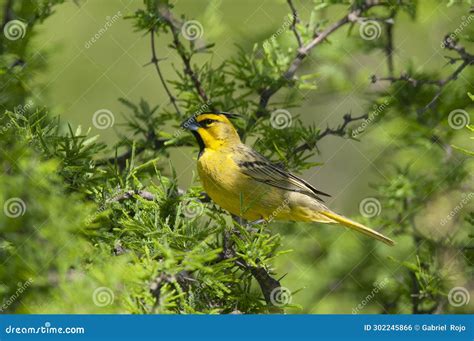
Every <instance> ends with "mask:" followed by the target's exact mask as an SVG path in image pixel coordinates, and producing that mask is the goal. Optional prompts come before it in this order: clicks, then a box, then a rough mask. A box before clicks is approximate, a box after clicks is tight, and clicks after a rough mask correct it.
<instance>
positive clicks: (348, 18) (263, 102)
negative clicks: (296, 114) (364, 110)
mask: <svg viewBox="0 0 474 341" xmlns="http://www.w3.org/2000/svg"><path fill="white" fill-rule="evenodd" d="M288 3H289V5H290V7H291V8H292V10H293V8H294V6H292V4H291V1H288ZM378 5H383V4H381V3H379V2H378V1H367V2H366V3H365V4H364V5H362V6H361V7H358V8H356V9H354V10H352V11H351V12H349V13H348V14H347V15H345V16H344V17H342V18H341V19H339V20H338V21H336V22H335V23H334V24H332V25H330V26H329V27H327V28H326V29H325V30H324V31H322V32H321V33H319V34H318V35H316V36H315V37H314V39H313V40H311V41H310V42H309V43H307V44H306V45H304V44H302V46H301V47H300V48H299V49H298V52H297V54H296V56H295V58H294V59H293V61H292V62H291V63H290V65H289V67H288V69H287V71H286V72H285V73H284V74H283V76H282V77H283V78H284V79H286V80H291V79H292V78H293V76H294V75H295V73H296V70H297V69H298V67H299V66H300V65H301V63H302V62H303V60H304V59H305V58H306V57H307V56H308V54H309V52H310V51H311V50H312V49H314V48H315V47H316V46H318V45H319V44H321V43H322V42H323V41H325V40H326V38H327V37H328V36H330V35H331V34H332V33H334V32H335V31H337V30H338V29H339V28H341V27H342V26H344V25H345V24H347V23H349V22H353V21H357V19H358V17H359V15H360V14H361V13H362V12H363V11H366V10H368V9H369V8H371V7H374V6H378ZM293 13H294V12H293ZM294 20H295V19H294ZM282 86H283V85H282V84H281V83H277V84H272V85H270V86H269V87H267V88H266V89H264V90H262V92H261V93H260V100H259V107H258V109H257V112H256V118H260V117H262V116H264V115H265V114H266V110H265V109H266V107H267V105H268V102H269V101H270V98H271V97H272V96H273V95H274V94H276V93H277V92H278V91H279V90H280V89H281V88H282ZM253 123H255V119H252V118H251V122H250V124H253Z"/></svg>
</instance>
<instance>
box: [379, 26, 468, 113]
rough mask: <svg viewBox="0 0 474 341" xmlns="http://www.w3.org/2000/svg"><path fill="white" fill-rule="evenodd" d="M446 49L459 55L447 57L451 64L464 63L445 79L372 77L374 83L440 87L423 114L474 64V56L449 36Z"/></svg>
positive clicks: (405, 76)
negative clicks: (402, 83)
mask: <svg viewBox="0 0 474 341" xmlns="http://www.w3.org/2000/svg"><path fill="white" fill-rule="evenodd" d="M443 46H444V48H446V49H447V50H451V51H455V52H456V53H457V54H458V55H459V58H452V57H447V58H448V60H449V62H448V63H449V64H454V63H456V62H458V61H462V63H461V64H460V65H459V66H458V67H457V68H456V70H454V71H453V72H452V73H451V74H450V75H449V76H448V77H446V78H444V79H438V80H430V79H428V80H417V79H414V78H413V77H411V76H409V75H408V74H402V75H401V76H400V77H392V76H390V77H377V76H375V75H373V76H372V83H376V82H378V81H388V82H390V83H392V84H393V83H396V82H400V81H403V82H407V83H410V84H411V86H413V87H416V86H418V85H425V84H429V85H435V86H437V87H438V90H437V91H436V93H435V95H434V97H433V98H432V99H431V100H430V101H429V102H428V103H427V104H426V105H425V106H424V107H422V108H420V109H418V110H417V112H418V114H423V113H425V112H426V111H427V110H429V109H431V108H432V107H433V105H434V104H435V103H436V102H437V101H438V99H439V97H440V96H441V94H442V93H443V91H444V89H445V87H446V86H447V85H448V84H449V83H450V82H451V81H453V80H456V79H457V78H458V76H459V74H460V73H461V72H462V71H463V70H464V69H465V68H466V67H468V66H471V65H473V64H474V55H472V54H470V53H469V52H467V51H466V49H465V48H464V47H463V46H461V45H459V44H458V43H457V42H455V41H454V40H452V39H451V38H450V37H449V35H447V36H446V37H445V39H444V42H443Z"/></svg>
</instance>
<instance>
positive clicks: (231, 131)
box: [181, 113, 240, 152]
mask: <svg viewBox="0 0 474 341" xmlns="http://www.w3.org/2000/svg"><path fill="white" fill-rule="evenodd" d="M233 117H238V116H237V115H234V114H229V113H202V114H199V115H197V116H192V117H190V118H188V119H187V120H186V121H184V122H183V123H182V124H181V126H182V127H183V128H184V129H188V130H190V131H191V132H192V133H193V135H194V136H195V137H196V140H197V141H198V143H199V147H200V148H201V152H202V151H203V150H204V148H209V149H217V148H222V147H227V146H232V145H235V144H239V143H240V137H239V134H238V133H237V130H236V129H235V128H234V125H233V124H232V123H231V122H230V120H229V118H233Z"/></svg>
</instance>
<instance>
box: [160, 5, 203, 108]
mask: <svg viewBox="0 0 474 341" xmlns="http://www.w3.org/2000/svg"><path fill="white" fill-rule="evenodd" d="M157 11H158V14H159V15H160V17H161V18H162V19H163V20H164V22H165V23H166V24H167V26H168V27H169V29H170V31H171V35H172V36H173V45H174V46H173V47H174V48H175V49H176V51H177V52H178V54H179V56H180V58H181V60H182V61H183V65H184V72H185V74H186V75H188V76H189V78H190V79H191V81H192V82H193V84H194V87H195V89H196V91H197V93H198V95H199V97H201V99H202V100H203V101H204V103H208V102H209V97H208V96H207V94H206V92H205V91H204V88H203V87H202V84H201V81H200V80H199V77H198V76H197V74H196V73H195V72H194V70H193V68H192V66H191V55H190V54H188V53H187V52H186V49H185V47H184V46H183V44H182V43H181V40H180V39H179V38H180V32H181V23H179V22H177V21H176V19H175V18H174V17H173V15H172V14H171V12H170V11H169V9H168V8H167V7H166V6H158V8H157Z"/></svg>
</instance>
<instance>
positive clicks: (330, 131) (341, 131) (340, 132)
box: [294, 114, 369, 153]
mask: <svg viewBox="0 0 474 341" xmlns="http://www.w3.org/2000/svg"><path fill="white" fill-rule="evenodd" d="M368 118H369V115H368V114H364V115H361V116H356V117H353V116H352V115H351V114H345V115H344V116H343V120H344V122H343V123H342V124H340V125H339V126H338V127H337V128H329V127H327V128H326V129H325V130H323V131H322V132H320V133H319V134H318V135H317V137H316V139H315V140H314V141H311V142H309V141H308V142H305V143H303V144H301V145H300V146H298V147H296V149H295V150H294V152H295V153H301V152H303V151H306V150H311V149H313V148H314V147H315V146H316V144H317V143H318V142H319V141H321V140H322V139H323V138H324V137H326V136H329V135H334V136H344V135H346V134H347V130H346V129H347V126H348V125H349V123H352V122H356V121H359V120H366V119H368Z"/></svg>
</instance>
